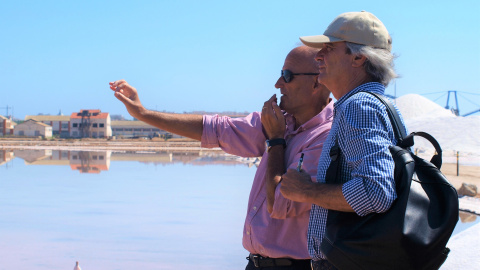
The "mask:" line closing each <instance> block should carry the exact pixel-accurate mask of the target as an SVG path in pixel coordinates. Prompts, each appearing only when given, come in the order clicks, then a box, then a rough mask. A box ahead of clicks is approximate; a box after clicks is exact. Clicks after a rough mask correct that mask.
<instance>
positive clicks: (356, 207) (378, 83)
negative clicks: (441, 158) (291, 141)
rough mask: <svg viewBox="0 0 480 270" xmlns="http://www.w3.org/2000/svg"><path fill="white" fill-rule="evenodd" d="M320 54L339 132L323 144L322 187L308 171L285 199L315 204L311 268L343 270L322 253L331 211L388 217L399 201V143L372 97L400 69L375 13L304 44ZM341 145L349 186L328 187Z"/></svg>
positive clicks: (341, 20)
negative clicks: (395, 154)
mask: <svg viewBox="0 0 480 270" xmlns="http://www.w3.org/2000/svg"><path fill="white" fill-rule="evenodd" d="M300 40H301V41H302V42H303V43H304V44H305V45H307V46H309V47H315V48H321V50H320V51H319V52H318V53H317V55H316V57H315V59H316V60H317V61H318V65H319V72H320V75H319V77H318V80H319V82H320V83H321V84H323V85H325V86H326V87H327V88H328V89H330V91H331V92H332V94H333V96H334V97H335V98H336V99H337V102H336V103H335V104H334V120H333V124H332V129H331V131H330V134H329V136H328V137H327V140H326V142H325V143H324V145H323V150H322V154H321V156H320V160H319V164H318V171H317V182H312V181H311V179H310V177H309V176H308V175H307V174H306V173H303V172H297V171H296V170H289V171H288V172H287V173H286V174H284V175H283V176H282V182H281V188H280V190H281V192H282V194H283V195H284V197H286V198H289V199H291V200H293V201H299V202H309V203H312V204H313V206H312V211H311V213H310V223H309V228H308V250H309V253H310V256H311V258H312V268H313V269H314V270H317V269H336V268H335V266H333V265H332V264H331V263H329V262H328V261H327V260H326V258H325V256H324V255H323V254H322V252H321V251H320V245H321V242H322V239H323V236H324V233H325V224H326V219H327V213H328V210H330V209H331V210H337V211H344V212H355V213H357V214H358V215H360V216H365V215H367V214H369V213H382V212H385V211H387V210H388V209H389V208H390V206H391V204H392V202H393V201H394V200H395V199H396V197H397V194H396V191H395V181H394V177H393V173H394V161H393V158H392V156H391V154H390V151H389V146H391V145H395V144H396V139H395V135H394V132H393V128H392V125H391V123H390V120H389V118H388V114H387V112H386V110H385V106H384V105H383V104H382V103H381V102H380V101H378V100H377V99H376V98H375V97H374V96H372V95H370V94H368V93H365V92H371V93H376V94H380V95H383V94H384V92H385V87H386V86H387V85H388V83H389V82H390V80H392V79H393V78H395V77H396V74H395V71H394V69H393V59H394V57H393V55H392V53H391V47H392V41H391V38H390V35H389V34H388V31H387V29H386V28H385V26H384V25H383V23H382V22H381V21H380V20H379V19H378V18H377V17H375V16H374V15H373V14H371V13H369V12H364V11H362V12H348V13H343V14H341V15H339V16H338V17H337V18H336V19H335V20H334V21H333V22H332V23H331V24H330V25H329V26H328V28H327V30H326V31H325V32H324V35H320V36H307V37H301V38H300ZM335 140H338V145H339V147H340V149H341V154H342V159H341V162H340V165H339V166H340V170H341V173H340V175H337V178H338V179H340V180H341V183H343V184H326V183H325V176H326V171H327V169H328V167H329V165H330V163H331V158H330V155H329V153H330V149H331V148H332V146H333V145H334V144H335Z"/></svg>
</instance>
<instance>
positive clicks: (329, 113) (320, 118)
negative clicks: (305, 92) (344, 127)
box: [285, 99, 334, 135]
mask: <svg viewBox="0 0 480 270" xmlns="http://www.w3.org/2000/svg"><path fill="white" fill-rule="evenodd" d="M333 106H334V104H333V101H332V100H331V99H330V102H329V103H328V104H327V106H325V108H323V110H322V111H321V112H319V113H318V114H317V115H315V116H314V117H312V118H311V119H310V120H308V121H307V122H305V123H304V124H303V125H301V126H299V127H298V129H297V130H295V117H294V116H293V115H292V114H289V113H286V114H285V122H286V123H287V130H286V135H290V134H295V133H299V132H302V131H304V130H308V129H311V128H314V127H316V126H319V125H322V124H323V123H325V122H326V121H327V120H329V119H332V118H333Z"/></svg>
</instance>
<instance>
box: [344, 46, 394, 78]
mask: <svg viewBox="0 0 480 270" xmlns="http://www.w3.org/2000/svg"><path fill="white" fill-rule="evenodd" d="M345 43H346V45H347V53H348V54H354V55H363V56H365V57H366V58H367V61H365V63H364V64H363V67H364V68H365V71H366V72H367V74H368V75H370V77H371V78H372V79H373V81H375V82H379V83H381V84H383V85H384V86H387V85H388V84H389V83H390V81H391V80H393V79H395V78H397V77H398V75H397V73H396V72H395V69H394V63H393V60H394V59H395V56H394V55H393V54H392V53H391V52H389V51H388V50H385V49H379V48H374V47H371V46H367V45H361V44H356V43H351V42H345Z"/></svg>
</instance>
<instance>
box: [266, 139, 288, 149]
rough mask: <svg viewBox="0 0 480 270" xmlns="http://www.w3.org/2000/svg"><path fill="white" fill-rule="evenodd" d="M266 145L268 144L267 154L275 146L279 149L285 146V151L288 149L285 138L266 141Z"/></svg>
mask: <svg viewBox="0 0 480 270" xmlns="http://www.w3.org/2000/svg"><path fill="white" fill-rule="evenodd" d="M266 143H267V152H269V151H270V149H271V148H272V147H275V146H278V147H280V146H283V149H285V148H286V147H287V142H286V141H285V139H284V138H275V139H269V140H267V141H266Z"/></svg>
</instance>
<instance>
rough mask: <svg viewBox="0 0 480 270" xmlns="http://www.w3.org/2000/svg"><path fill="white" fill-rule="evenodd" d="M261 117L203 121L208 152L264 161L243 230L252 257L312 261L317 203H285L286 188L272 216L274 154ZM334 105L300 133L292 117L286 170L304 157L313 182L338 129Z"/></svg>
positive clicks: (277, 194) (277, 196) (288, 117)
mask: <svg viewBox="0 0 480 270" xmlns="http://www.w3.org/2000/svg"><path fill="white" fill-rule="evenodd" d="M260 117H261V114H260V113H259V112H254V113H252V114H250V115H248V116H247V117H245V118H229V117H225V116H224V117H220V116H218V115H214V116H208V115H205V116H203V134H202V147H206V148H214V147H220V148H221V149H222V150H224V151H225V152H226V153H229V154H232V155H237V156H242V157H260V156H261V157H262V160H261V162H260V164H259V166H258V168H257V172H256V174H255V178H254V180H253V185H252V189H251V191H250V198H249V200H248V210H247V217H246V219H245V226H244V229H243V246H244V247H245V249H247V250H248V251H249V252H250V253H252V254H260V255H262V256H264V257H270V258H292V259H310V255H309V254H308V250H307V228H308V220H309V216H310V209H311V204H308V203H298V202H293V201H290V200H287V199H285V198H284V197H283V196H282V194H281V193H280V190H279V188H280V185H278V186H277V189H276V191H275V203H274V205H273V212H272V214H269V213H268V211H267V200H266V198H267V193H266V187H265V177H266V170H267V158H268V153H267V152H266V147H265V140H266V137H265V134H264V133H263V131H262V122H261V120H260ZM332 118H333V102H332V101H330V103H329V104H328V105H327V106H326V107H325V109H323V110H322V111H321V112H320V113H319V114H318V115H316V116H315V117H313V118H312V119H310V120H309V121H308V122H306V123H305V124H303V125H302V126H300V127H299V128H298V129H297V130H294V128H295V119H294V118H293V116H292V115H289V114H286V115H285V119H286V123H287V129H286V132H285V139H286V141H287V148H286V149H285V167H286V168H287V169H290V168H296V167H297V163H298V160H299V159H300V154H301V153H302V152H303V153H304V159H303V160H304V162H303V166H302V169H304V170H305V171H306V172H307V173H309V174H310V175H311V177H312V181H315V177H316V175H317V164H318V159H319V157H320V154H321V152H322V147H323V142H324V141H325V139H326V138H327V135H328V132H329V131H330V127H331V125H332Z"/></svg>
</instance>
